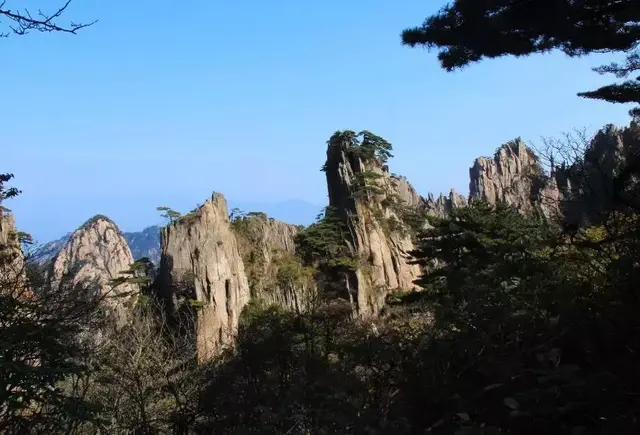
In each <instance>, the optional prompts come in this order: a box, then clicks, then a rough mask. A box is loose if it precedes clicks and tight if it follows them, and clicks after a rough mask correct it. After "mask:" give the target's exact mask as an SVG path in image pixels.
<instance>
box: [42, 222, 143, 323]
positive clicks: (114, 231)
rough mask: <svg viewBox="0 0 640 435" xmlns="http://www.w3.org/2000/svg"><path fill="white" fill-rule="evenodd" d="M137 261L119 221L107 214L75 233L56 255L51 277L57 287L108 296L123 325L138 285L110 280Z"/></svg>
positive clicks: (108, 301) (105, 300) (119, 321)
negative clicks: (81, 288)
mask: <svg viewBox="0 0 640 435" xmlns="http://www.w3.org/2000/svg"><path fill="white" fill-rule="evenodd" d="M133 261H134V260H133V256H132V255H131V251H130V250H129V246H128V245H127V242H126V240H125V239H124V237H123V235H122V233H121V232H120V230H119V229H118V227H117V225H116V224H115V223H114V222H112V221H111V220H110V219H109V218H107V217H105V216H95V217H93V218H91V219H89V220H88V221H87V222H86V223H84V224H83V225H82V226H81V227H80V228H78V229H77V230H76V231H75V232H74V233H73V234H72V235H71V237H70V238H69V240H68V241H67V243H66V244H65V245H64V247H63V248H62V249H61V250H60V252H59V253H58V254H57V255H56V257H55V258H54V259H53V261H52V263H51V267H50V271H49V279H50V281H51V285H52V287H54V288H55V287H59V286H61V285H71V286H74V287H76V286H82V287H84V288H86V291H87V292H93V293H94V294H95V295H102V296H105V299H104V303H105V305H106V306H107V307H109V308H111V309H112V310H113V314H114V315H115V318H116V321H117V323H118V324H119V325H122V324H123V323H124V322H125V321H126V319H127V311H128V308H129V307H131V306H132V305H133V303H134V302H135V298H136V294H137V291H138V289H137V287H136V286H135V285H132V284H128V283H125V284H121V285H118V286H117V287H115V288H114V287H113V285H111V284H110V282H109V281H110V280H112V279H116V278H121V277H122V276H123V275H122V274H121V272H124V271H126V270H128V269H129V268H130V266H131V264H132V263H133ZM116 296H117V297H116Z"/></svg>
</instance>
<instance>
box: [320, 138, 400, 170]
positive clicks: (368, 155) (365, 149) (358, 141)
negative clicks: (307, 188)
mask: <svg viewBox="0 0 640 435" xmlns="http://www.w3.org/2000/svg"><path fill="white" fill-rule="evenodd" d="M328 143H329V144H335V143H346V144H347V151H348V152H350V153H353V155H355V156H357V157H359V158H361V159H362V160H364V161H365V162H371V161H374V160H376V161H377V162H378V163H379V164H384V163H386V162H387V161H388V160H389V159H390V158H392V157H393V154H391V151H392V150H393V146H392V145H391V144H390V143H389V142H387V141H386V140H385V139H383V138H382V137H380V136H378V135H375V134H373V133H371V132H370V131H367V130H363V131H361V132H360V133H358V134H356V133H355V132H354V131H351V130H345V131H336V132H335V133H334V134H333V135H332V136H331V138H329V141H328ZM321 170H322V171H326V170H327V167H326V164H325V165H324V166H322V168H321Z"/></svg>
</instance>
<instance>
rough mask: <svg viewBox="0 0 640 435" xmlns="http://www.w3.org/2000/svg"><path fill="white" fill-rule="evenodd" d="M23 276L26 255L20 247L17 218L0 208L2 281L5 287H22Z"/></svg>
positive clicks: (0, 269) (0, 266) (0, 280)
mask: <svg viewBox="0 0 640 435" xmlns="http://www.w3.org/2000/svg"><path fill="white" fill-rule="evenodd" d="M22 277H24V256H23V254H22V249H21V248H20V241H19V239H18V233H17V231H16V225H15V220H14V218H13V216H12V215H10V214H6V213H4V212H2V211H1V210H0V282H2V283H3V285H2V287H3V288H5V287H21V286H22V285H23V284H24V280H23V279H22ZM14 290H16V289H14ZM18 290H19V289H18Z"/></svg>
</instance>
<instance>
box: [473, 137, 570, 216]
mask: <svg viewBox="0 0 640 435" xmlns="http://www.w3.org/2000/svg"><path fill="white" fill-rule="evenodd" d="M561 197H562V194H561V192H560V189H559V187H558V184H557V182H556V179H555V178H554V177H549V176H547V175H546V174H545V173H544V170H543V169H542V166H541V165H540V163H539V160H538V157H537V156H536V155H535V154H534V152H533V151H532V150H531V149H529V148H528V147H527V146H526V145H525V143H524V142H523V141H522V140H520V139H519V138H518V139H516V140H514V141H511V142H508V143H506V144H504V145H502V146H501V147H500V148H498V150H497V151H496V153H495V154H494V156H493V158H486V157H479V158H477V159H476V160H475V162H474V164H473V166H472V167H471V169H469V199H470V200H474V199H481V200H486V201H487V202H489V203H491V204H495V203H497V202H500V201H504V202H506V203H507V204H509V205H512V206H513V207H516V208H517V209H518V210H521V211H522V212H541V213H542V214H543V215H545V216H547V217H552V216H553V215H554V214H555V213H556V212H557V210H558V203H559V201H560V200H561Z"/></svg>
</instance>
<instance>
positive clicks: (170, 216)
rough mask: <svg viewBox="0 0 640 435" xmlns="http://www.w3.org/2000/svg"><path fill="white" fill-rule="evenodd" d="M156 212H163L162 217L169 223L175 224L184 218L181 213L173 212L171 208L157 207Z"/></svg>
mask: <svg viewBox="0 0 640 435" xmlns="http://www.w3.org/2000/svg"><path fill="white" fill-rule="evenodd" d="M156 210H158V211H160V212H162V214H161V216H162V217H163V218H165V219H167V220H169V222H175V221H176V220H178V219H179V218H180V217H181V216H182V214H180V212H177V211H175V210H172V209H170V208H169V207H156Z"/></svg>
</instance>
